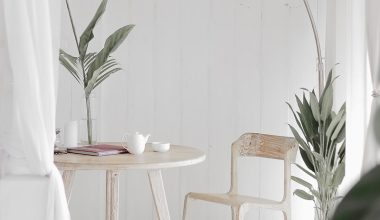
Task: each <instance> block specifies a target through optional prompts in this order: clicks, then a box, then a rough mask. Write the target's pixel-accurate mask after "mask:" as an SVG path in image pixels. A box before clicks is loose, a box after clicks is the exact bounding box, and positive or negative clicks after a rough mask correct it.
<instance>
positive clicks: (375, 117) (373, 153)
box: [363, 0, 380, 173]
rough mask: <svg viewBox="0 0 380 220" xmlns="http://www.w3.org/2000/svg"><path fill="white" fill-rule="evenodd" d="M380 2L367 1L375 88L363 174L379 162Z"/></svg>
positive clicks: (368, 31)
mask: <svg viewBox="0 0 380 220" xmlns="http://www.w3.org/2000/svg"><path fill="white" fill-rule="evenodd" d="M379 10H380V1H379V0H367V1H366V23H367V46H368V59H369V64H370V70H371V79H372V86H373V93H372V96H373V99H372V105H371V115H370V121H369V125H368V129H367V139H366V145H365V150H364V159H363V173H365V172H367V171H369V170H370V169H371V168H373V167H374V166H375V165H376V164H377V162H378V152H379V148H380V87H379V86H380V22H379V20H380V14H379Z"/></svg>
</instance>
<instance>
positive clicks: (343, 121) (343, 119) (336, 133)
mask: <svg viewBox="0 0 380 220" xmlns="http://www.w3.org/2000/svg"><path fill="white" fill-rule="evenodd" d="M345 124H346V115H345V114H344V115H343V116H342V118H341V120H340V122H339V124H338V126H336V129H335V130H334V133H333V134H332V136H331V140H333V141H334V140H335V139H336V138H337V137H338V135H339V133H341V132H345V129H343V128H344V125H345Z"/></svg>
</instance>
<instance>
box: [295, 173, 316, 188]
mask: <svg viewBox="0 0 380 220" xmlns="http://www.w3.org/2000/svg"><path fill="white" fill-rule="evenodd" d="M290 178H291V179H292V180H293V181H294V182H296V183H299V184H301V185H302V186H304V187H306V188H308V189H312V188H313V185H311V184H310V183H308V182H307V181H305V180H303V179H301V178H299V177H296V176H291V177H290Z"/></svg>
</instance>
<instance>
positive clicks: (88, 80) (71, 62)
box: [59, 0, 134, 144]
mask: <svg viewBox="0 0 380 220" xmlns="http://www.w3.org/2000/svg"><path fill="white" fill-rule="evenodd" d="M66 6H67V10H68V13H69V17H70V22H71V27H72V31H73V34H74V38H75V43H76V47H77V50H78V56H73V55H70V54H68V53H66V52H65V51H64V50H62V49H61V50H60V53H59V61H60V63H61V64H62V65H63V66H64V67H65V68H66V69H67V71H68V72H69V73H70V74H71V75H72V76H73V77H74V78H75V80H76V81H77V82H78V83H79V85H80V86H81V87H83V90H84V97H85V102H86V105H85V106H86V107H85V108H86V122H87V123H86V125H87V141H88V144H93V126H94V125H93V118H92V112H91V98H90V97H91V93H92V91H93V90H94V89H95V88H96V87H97V86H99V85H100V84H101V83H102V82H103V81H104V80H106V79H107V78H108V77H109V76H110V75H111V74H113V73H116V72H118V71H119V70H121V68H120V66H119V64H118V63H117V62H116V60H115V59H114V58H112V57H111V54H112V53H113V52H114V51H115V50H116V49H117V48H118V47H119V46H120V44H121V43H123V41H124V40H125V39H126V37H127V36H128V34H129V33H130V31H131V30H132V29H133V27H134V25H126V26H123V27H121V28H119V29H118V30H116V31H115V32H114V33H112V34H111V35H110V36H109V37H108V38H107V39H106V41H105V43H104V47H103V49H101V50H100V51H99V52H92V53H88V51H87V48H88V45H89V43H90V41H91V40H92V39H93V38H94V33H93V30H94V28H95V26H96V24H97V23H98V21H99V20H100V18H101V16H102V15H103V13H104V12H105V10H106V6H107V0H102V2H101V3H100V5H99V7H98V9H97V11H96V13H95V15H94V17H93V18H92V20H91V21H90V23H89V24H88V26H87V28H86V29H85V30H84V31H83V33H82V35H81V36H80V38H79V40H78V37H77V33H76V30H75V25H74V22H73V17H72V15H71V10H70V6H69V3H68V1H67V0H66Z"/></svg>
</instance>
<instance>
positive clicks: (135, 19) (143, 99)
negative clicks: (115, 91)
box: [116, 0, 154, 219]
mask: <svg viewBox="0 0 380 220" xmlns="http://www.w3.org/2000/svg"><path fill="white" fill-rule="evenodd" d="M118 2H119V4H117V6H116V7H121V8H122V10H124V12H121V13H126V14H128V15H129V16H130V23H132V24H135V25H136V26H135V28H134V29H133V31H132V32H131V34H130V35H129V36H128V40H129V42H128V45H127V47H128V54H129V56H128V60H123V61H122V62H123V65H124V66H126V67H127V68H128V72H127V74H126V83H125V85H123V88H124V92H125V93H124V96H123V99H122V100H120V102H125V103H126V105H127V109H126V111H125V112H123V114H124V115H125V117H126V118H125V120H126V121H124V123H125V131H123V132H134V131H139V132H142V133H145V134H146V133H151V134H152V135H154V87H153V85H154V81H153V74H154V69H153V39H154V28H153V27H154V26H153V25H154V0H131V1H129V3H128V4H127V3H126V2H125V1H123V0H120V1H118ZM123 178H125V179H126V180H125V183H126V185H122V190H121V191H120V192H121V195H123V197H124V198H123V199H124V200H125V206H124V207H122V208H121V210H120V211H121V214H120V215H121V216H120V217H121V218H123V219H153V214H154V211H153V202H152V195H151V193H150V189H149V181H148V177H147V175H146V173H145V172H141V171H128V172H124V175H123ZM134 198H141V199H134ZM141 210H151V211H141Z"/></svg>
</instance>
